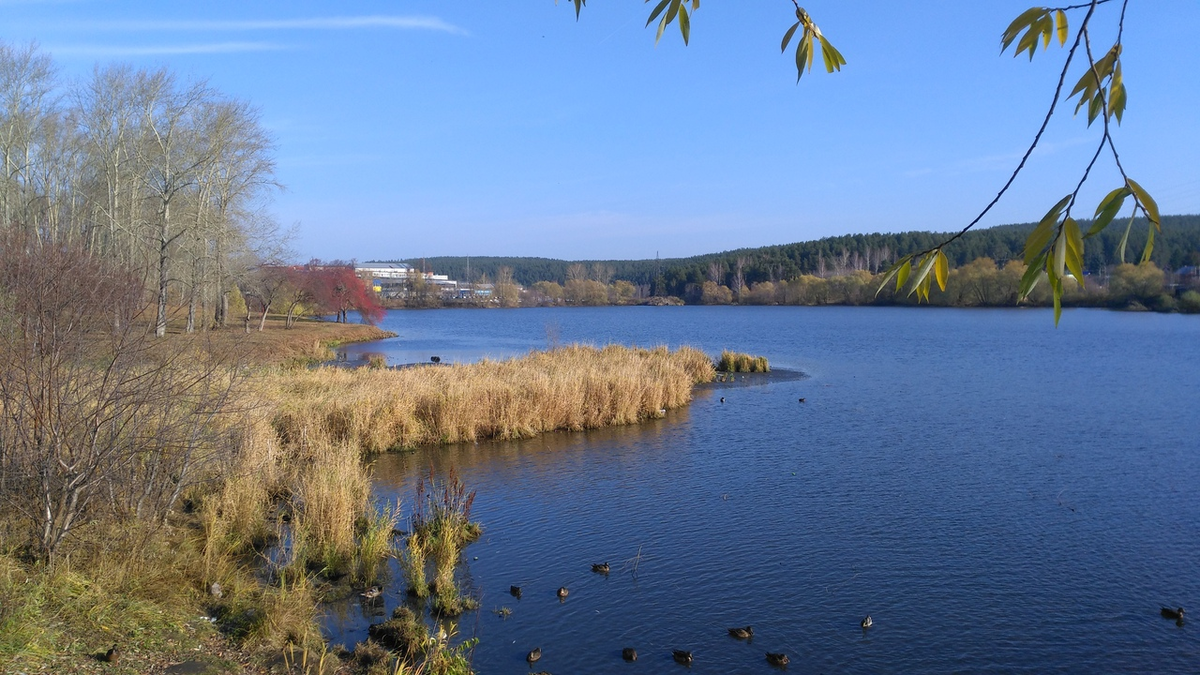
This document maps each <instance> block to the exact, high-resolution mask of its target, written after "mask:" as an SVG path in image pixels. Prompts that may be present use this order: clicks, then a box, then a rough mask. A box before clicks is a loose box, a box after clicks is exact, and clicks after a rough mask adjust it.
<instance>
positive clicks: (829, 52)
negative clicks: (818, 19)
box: [821, 36, 846, 73]
mask: <svg viewBox="0 0 1200 675" xmlns="http://www.w3.org/2000/svg"><path fill="white" fill-rule="evenodd" d="M821 57H822V58H823V59H825V72H827V73H832V72H833V71H835V70H837V71H840V70H841V69H842V66H844V65H846V59H845V58H844V57H843V56H842V53H841V52H839V51H838V50H837V48H836V47H834V46H833V43H832V42H830V41H829V40H827V39H826V38H825V36H821Z"/></svg>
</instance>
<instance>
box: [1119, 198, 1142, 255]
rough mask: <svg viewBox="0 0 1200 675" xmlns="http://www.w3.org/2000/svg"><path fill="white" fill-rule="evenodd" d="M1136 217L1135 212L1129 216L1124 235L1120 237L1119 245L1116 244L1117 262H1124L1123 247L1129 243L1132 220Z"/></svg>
mask: <svg viewBox="0 0 1200 675" xmlns="http://www.w3.org/2000/svg"><path fill="white" fill-rule="evenodd" d="M1136 216H1137V212H1136V211H1134V212H1133V215H1131V216H1129V222H1128V223H1127V224H1126V225H1125V234H1123V235H1121V243H1119V244H1117V260H1120V261H1121V262H1125V245H1126V244H1128V243H1129V231H1130V230H1132V229H1133V219H1134V218H1135V217H1136Z"/></svg>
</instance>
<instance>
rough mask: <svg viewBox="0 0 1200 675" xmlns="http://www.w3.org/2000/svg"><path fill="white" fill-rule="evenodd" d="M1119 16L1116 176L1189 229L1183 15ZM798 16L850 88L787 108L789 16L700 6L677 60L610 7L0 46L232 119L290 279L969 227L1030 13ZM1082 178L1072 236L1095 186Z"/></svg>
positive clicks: (1007, 156) (1039, 94) (1069, 172)
mask: <svg viewBox="0 0 1200 675" xmlns="http://www.w3.org/2000/svg"><path fill="white" fill-rule="evenodd" d="M1118 4H1119V3H1117V2H1113V3H1109V4H1108V5H1106V6H1103V7H1101V9H1100V10H1099V11H1098V16H1097V18H1096V27H1095V29H1094V33H1093V37H1092V39H1093V44H1094V45H1095V46H1096V49H1097V50H1100V51H1104V50H1106V49H1107V47H1108V46H1109V45H1110V44H1111V41H1112V39H1113V26H1114V24H1115V22H1114V20H1113V18H1114V12H1115V6H1116V5H1118ZM1129 4H1130V7H1129V13H1128V16H1127V19H1126V30H1125V40H1124V42H1125V53H1124V56H1123V63H1124V73H1125V80H1126V83H1127V86H1128V90H1129V105H1128V110H1127V112H1126V115H1125V119H1124V125H1123V126H1122V127H1121V128H1120V129H1119V130H1118V131H1117V134H1116V139H1117V144H1118V149H1119V150H1120V151H1121V156H1122V162H1123V163H1124V165H1125V167H1126V170H1127V171H1128V172H1129V173H1130V175H1131V176H1132V177H1133V178H1134V179H1135V180H1138V181H1139V182H1140V183H1141V184H1142V185H1143V186H1145V187H1146V188H1147V189H1148V190H1150V191H1151V193H1152V194H1154V195H1155V196H1156V197H1157V199H1158V201H1159V204H1160V206H1161V207H1162V210H1163V212H1164V213H1198V212H1200V168H1198V167H1200V86H1197V85H1200V77H1198V76H1197V75H1196V73H1197V72H1200V41H1197V40H1196V39H1195V34H1196V30H1197V29H1198V28H1200V3H1197V2H1195V0H1153V1H1150V0H1131V2H1130V3H1129ZM804 5H805V7H806V8H807V9H808V10H809V11H810V13H811V14H812V15H813V17H814V19H815V20H816V21H817V22H818V23H819V24H820V25H821V27H822V29H823V30H824V32H825V34H826V35H827V36H829V38H830V39H831V40H832V41H833V43H834V44H835V45H837V47H838V48H839V49H840V50H841V52H842V53H843V54H844V55H845V57H846V59H847V61H848V64H847V65H846V66H845V68H844V69H843V70H842V72H841V73H839V74H835V75H826V74H825V73H824V72H823V71H821V72H818V71H816V70H815V71H814V72H813V73H811V74H810V75H806V76H805V77H804V78H803V80H802V81H801V82H800V84H799V85H797V84H795V70H794V65H793V61H792V58H791V55H790V54H789V55H788V56H781V55H780V53H779V40H780V38H781V36H782V34H783V32H784V30H785V29H786V28H787V27H788V26H789V25H790V24H791V22H792V20H793V18H792V9H791V3H790V2H787V0H760V1H756V2H745V1H744V0H741V1H737V2H735V1H733V0H707V1H706V2H704V3H703V6H702V7H701V8H700V10H699V11H697V12H696V14H695V16H694V18H693V22H692V34H691V45H690V46H688V47H684V46H683V44H682V42H681V40H680V39H679V35H678V33H677V32H676V31H674V29H673V27H672V29H671V31H670V32H669V33H668V34H667V35H665V36H664V38H663V40H662V42H661V43H660V44H659V45H658V46H657V47H656V46H655V45H654V33H653V30H652V29H644V28H643V24H644V23H645V18H646V16H647V14H648V11H649V6H647V5H643V4H642V3H640V2H633V1H631V0H608V1H607V2H606V1H604V0H593V2H592V3H591V5H590V6H589V7H587V8H585V9H584V12H583V16H582V18H581V20H580V21H579V22H576V21H575V16H574V10H573V8H572V6H571V2H570V1H569V0H565V1H564V2H562V3H560V4H559V5H558V6H556V5H555V4H554V2H553V0H522V1H520V2H455V3H451V2H444V1H442V2H433V1H414V2H366V1H363V2H357V1H350V2H339V3H319V2H305V1H298V2H288V3H278V2H225V1H221V0H218V1H213V2H204V3H165V2H141V1H138V2H100V1H92V0H76V1H62V2H53V1H48V2H38V1H25V2H22V1H20V0H0V25H2V26H4V28H3V30H2V31H0V37H2V38H3V39H4V40H6V41H8V42H10V43H24V42H28V41H30V40H36V41H37V42H38V43H39V44H40V45H41V47H42V49H43V50H45V51H47V52H50V53H51V54H53V56H54V58H55V60H56V62H57V63H58V64H59V66H60V68H61V69H62V74H63V75H64V76H65V77H69V78H70V77H84V76H86V75H87V74H88V73H89V72H90V71H91V69H92V67H93V65H94V64H95V63H97V62H106V63H107V62H112V61H125V62H130V63H133V64H134V65H136V66H148V67H154V66H160V65H167V66H169V67H171V68H172V69H174V70H175V71H176V72H178V73H180V74H182V75H183V76H185V77H192V78H207V79H208V80H209V81H210V82H211V84H212V85H214V86H215V87H217V88H218V89H220V90H222V91H224V92H226V93H229V94H232V95H234V96H237V97H239V98H242V99H246V100H248V101H250V102H252V103H253V104H254V105H255V106H257V107H258V108H259V109H260V110H261V115H262V120H263V123H264V125H265V126H266V127H267V128H268V129H269V130H270V131H271V133H272V134H273V135H274V137H275V139H276V142H277V144H278V150H277V159H278V173H277V177H278V179H279V180H280V181H281V182H282V183H283V184H285V185H286V190H285V191H284V192H281V193H279V194H278V195H276V196H275V198H274V200H273V203H272V204H271V206H270V210H271V212H273V213H274V215H275V217H276V219H277V220H278V221H279V222H280V223H281V224H283V225H285V226H288V225H293V224H295V225H297V233H298V234H297V238H296V241H295V244H294V247H295V249H296V252H297V256H298V257H299V258H308V257H312V256H317V257H322V258H345V259H349V258H357V259H359V260H366V259H378V258H409V257H418V256H434V255H537V256H547V257H556V258H569V259H596V258H652V257H654V256H655V255H656V254H659V255H661V256H662V257H678V256H686V255H693V254H697V253H704V252H711V251H719V250H727V249H731V248H738V247H744V246H759V245H766V244H778V243H787V242H793V241H801V240H807V239H815V238H819V237H823V236H830V235H837V234H844V233H853V232H876V231H898V230H907V229H934V230H950V229H957V228H959V227H961V226H962V225H964V224H965V223H966V222H968V221H970V220H971V219H972V218H973V217H974V215H975V214H976V213H977V212H978V211H979V210H980V209H981V208H982V207H983V206H984V205H985V204H986V203H987V202H988V201H989V200H990V199H991V197H992V196H993V195H994V194H995V193H996V191H997V190H998V189H999V187H1000V186H1001V185H1002V184H1003V182H1004V181H1005V180H1006V179H1007V177H1008V174H1009V172H1011V170H1012V168H1013V167H1014V166H1015V164H1016V162H1017V160H1018V158H1019V157H1020V154H1021V153H1022V152H1023V151H1024V149H1025V147H1026V145H1027V144H1028V143H1029V141H1030V139H1031V138H1032V135H1033V133H1034V131H1035V130H1036V128H1037V125H1038V124H1039V123H1040V121H1041V118H1042V116H1043V114H1044V112H1045V109H1046V106H1047V105H1048V103H1049V100H1050V97H1051V94H1052V92H1053V87H1054V84H1055V82H1056V79H1057V74H1058V69H1059V68H1060V67H1061V63H1062V59H1063V58H1064V57H1065V53H1066V52H1065V50H1063V49H1059V48H1057V47H1051V49H1050V51H1048V52H1044V53H1043V52H1039V53H1038V55H1037V57H1035V59H1034V60H1033V63H1030V62H1029V61H1028V60H1027V59H1026V58H1025V57H1020V58H1016V59H1014V58H1012V56H1011V55H1004V56H1001V55H1000V54H999V37H1000V33H1001V32H1002V31H1003V29H1004V28H1005V27H1006V26H1007V25H1008V23H1009V21H1011V20H1012V18H1014V17H1015V16H1016V15H1018V14H1019V13H1021V12H1022V11H1023V10H1024V9H1026V8H1027V7H1028V6H1029V4H1028V0H1021V1H1020V2H1009V1H1007V0H1005V1H1000V0H994V1H990V2H961V1H959V2H920V3H916V2H911V3H910V2H903V3H900V2H888V3H882V2H864V1H858V2H853V1H848V0H838V1H836V2H834V1H833V0H812V1H811V2H808V3H804ZM1081 17H1082V15H1081V14H1079V13H1074V14H1072V18H1073V19H1074V20H1075V21H1076V22H1078V20H1079V19H1080V18H1081ZM1075 77H1078V74H1076V75H1075ZM1073 108H1074V105H1073V103H1072V104H1070V105H1068V106H1066V107H1065V108H1063V109H1062V110H1063V112H1062V113H1061V114H1060V115H1059V119H1057V120H1056V121H1055V122H1054V123H1052V125H1051V127H1050V129H1049V131H1048V132H1047V135H1046V137H1045V139H1044V141H1043V147H1042V149H1041V150H1039V152H1038V153H1037V154H1035V155H1034V158H1033V160H1032V161H1031V164H1030V166H1029V167H1028V170H1027V172H1026V173H1025V174H1023V176H1022V177H1021V178H1020V179H1018V182H1017V183H1016V185H1015V186H1014V188H1013V189H1012V190H1011V191H1010V193H1009V195H1008V197H1007V198H1006V199H1005V201H1003V202H1002V203H1001V204H1000V205H999V206H998V207H997V208H996V209H995V210H994V211H993V212H992V214H991V215H990V216H989V217H987V218H986V219H985V221H984V224H985V225H994V224H1002V223H1009V222H1021V221H1029V220H1037V219H1038V218H1040V217H1041V215H1042V214H1043V213H1044V212H1045V211H1046V210H1047V209H1048V208H1049V207H1050V206H1051V205H1053V204H1054V203H1055V202H1056V201H1057V200H1058V199H1059V198H1060V197H1061V196H1062V195H1064V194H1066V193H1068V192H1070V190H1071V189H1072V188H1073V187H1074V184H1075V182H1076V181H1077V180H1078V178H1079V175H1080V173H1081V171H1082V168H1083V166H1084V165H1085V164H1086V162H1087V160H1088V158H1090V156H1091V153H1092V152H1093V151H1094V148H1095V143H1096V142H1097V140H1098V138H1099V136H1098V131H1099V130H1098V128H1093V129H1088V128H1087V126H1086V122H1085V120H1084V119H1082V118H1072V117H1071V114H1070V113H1071V111H1072V110H1073ZM1100 166H1101V167H1102V168H1101V169H1100V170H1098V171H1095V172H1094V173H1093V179H1092V182H1091V185H1092V187H1091V188H1090V189H1089V190H1087V191H1086V192H1085V198H1084V204H1090V205H1092V206H1091V207H1088V208H1086V209H1085V213H1083V214H1082V215H1085V216H1086V215H1090V211H1091V208H1092V207H1094V204H1095V203H1096V202H1097V201H1098V200H1099V199H1100V197H1101V196H1103V194H1104V193H1106V192H1107V191H1108V190H1110V189H1112V188H1113V187H1116V186H1117V185H1119V183H1118V182H1117V181H1118V179H1117V177H1116V174H1115V172H1114V171H1113V170H1112V169H1111V168H1110V167H1111V161H1105V160H1102V161H1101V164H1100Z"/></svg>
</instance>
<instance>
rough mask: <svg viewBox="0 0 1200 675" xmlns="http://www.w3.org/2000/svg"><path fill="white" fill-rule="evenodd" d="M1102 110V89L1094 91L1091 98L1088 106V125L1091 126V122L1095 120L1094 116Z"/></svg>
mask: <svg viewBox="0 0 1200 675" xmlns="http://www.w3.org/2000/svg"><path fill="white" fill-rule="evenodd" d="M1103 110H1104V90H1103V89H1101V90H1100V91H1098V92H1096V95H1095V96H1094V97H1093V98H1092V102H1091V104H1090V105H1089V106H1088V126H1089V127H1090V126H1092V122H1094V121H1096V117H1097V116H1099V115H1100V112H1101V111H1103Z"/></svg>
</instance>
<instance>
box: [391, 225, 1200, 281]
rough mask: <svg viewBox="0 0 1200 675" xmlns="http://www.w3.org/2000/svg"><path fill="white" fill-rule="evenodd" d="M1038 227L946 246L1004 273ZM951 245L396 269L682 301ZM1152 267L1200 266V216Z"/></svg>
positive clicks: (1092, 263) (1139, 242) (1098, 259)
mask: <svg viewBox="0 0 1200 675" xmlns="http://www.w3.org/2000/svg"><path fill="white" fill-rule="evenodd" d="M1080 225H1081V227H1083V229H1084V230H1085V231H1086V229H1087V227H1088V223H1087V222H1086V221H1085V222H1081V223H1080ZM1033 227H1034V223H1022V224H1016V225H1001V226H998V227H991V228H986V229H978V230H972V231H971V232H968V233H966V234H965V235H963V236H962V237H961V238H959V239H958V240H957V241H955V242H954V243H953V244H950V245H949V246H947V247H946V255H947V256H949V258H950V263H951V265H953V266H955V267H961V266H963V265H966V264H968V263H970V262H971V261H974V260H976V259H978V258H991V259H992V260H994V261H996V262H997V263H998V264H1000V265H1001V266H1003V265H1004V263H1005V262H1007V261H1008V260H1012V259H1017V258H1020V257H1021V252H1022V250H1023V249H1024V246H1025V238H1026V237H1027V236H1028V235H1029V233H1030V231H1032V229H1033ZM1124 232H1125V228H1123V227H1121V224H1120V223H1118V224H1114V225H1112V226H1110V227H1109V228H1108V229H1106V230H1105V231H1104V232H1102V233H1101V234H1100V235H1098V236H1096V237H1094V238H1093V239H1091V240H1089V241H1088V242H1087V247H1086V249H1085V251H1086V252H1085V266H1086V268H1087V270H1088V271H1090V272H1100V271H1102V270H1103V269H1104V268H1106V267H1107V266H1109V265H1115V264H1118V263H1120V262H1122V261H1121V260H1120V259H1119V256H1118V250H1119V246H1120V241H1121V237H1122V235H1123V234H1124ZM948 237H949V235H948V234H947V233H944V232H900V233H894V234H880V233H875V234H855V235H845V236H840V237H827V238H825V239H818V240H816V241H807V242H798V243H794V244H782V245H778V246H764V247H761V248H745V249H737V250H734V251H725V252H722V253H710V254H706V255H699V256H693V257H690V258H664V259H661V260H587V261H568V260H555V259H551V258H517V257H490V256H484V257H471V258H465V257H452V256H446V257H434V258H423V259H421V258H417V259H408V260H403V261H394V262H407V263H409V264H411V265H414V266H416V267H422V266H423V267H424V269H427V270H431V271H435V272H437V273H438V274H448V275H449V276H450V278H452V279H461V280H471V281H475V280H480V279H483V278H486V279H489V280H494V279H495V278H496V275H497V273H498V272H499V271H500V270H501V268H509V269H511V270H512V278H513V280H514V281H516V282H517V283H519V284H521V285H524V286H531V285H533V284H534V283H536V282H538V281H553V282H556V283H559V284H564V283H566V282H567V281H568V280H569V279H570V277H571V276H572V275H578V274H579V273H580V272H581V271H586V272H587V274H588V276H589V277H592V278H596V279H597V280H600V281H604V282H606V283H607V282H609V281H613V280H624V281H628V282H630V283H632V284H634V285H635V286H645V287H647V288H648V289H649V291H650V292H651V293H652V294H653V295H676V296H683V295H685V294H686V291H687V289H688V288H689V286H692V285H700V284H703V283H704V282H705V281H712V282H715V283H717V284H721V285H727V286H729V287H730V288H740V287H748V286H749V285H751V284H755V283H759V282H763V281H771V282H777V281H780V280H787V279H794V278H796V277H799V276H800V275H803V274H811V275H815V276H819V277H825V276H840V275H844V274H846V273H847V272H853V271H859V270H865V271H868V272H877V271H879V270H881V269H885V268H886V267H887V266H888V265H889V264H890V263H891V262H892V261H894V260H895V259H896V258H898V257H899V256H901V255H903V254H905V253H910V252H913V251H922V250H925V249H927V248H930V247H932V246H934V245H936V244H938V243H940V242H942V241H944V240H945V239H946V238H948ZM1145 242H1146V222H1145V221H1144V220H1142V219H1138V220H1135V221H1134V222H1133V226H1132V229H1131V231H1130V234H1129V242H1128V246H1127V250H1126V253H1125V260H1126V261H1130V262H1136V261H1137V259H1138V258H1139V256H1140V255H1141V251H1142V247H1143V246H1144V245H1145ZM1151 259H1152V260H1153V261H1154V263H1155V264H1157V265H1158V266H1159V267H1160V268H1162V269H1166V270H1175V269H1178V268H1179V267H1181V266H1184V265H1196V264H1200V216H1198V215H1187V216H1164V217H1163V226H1162V232H1161V233H1159V234H1158V235H1157V236H1156V237H1155V242H1154V252H1153V255H1152V256H1151ZM573 266H575V267H573ZM468 269H469V271H468ZM602 277H608V278H607V279H605V278H602Z"/></svg>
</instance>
